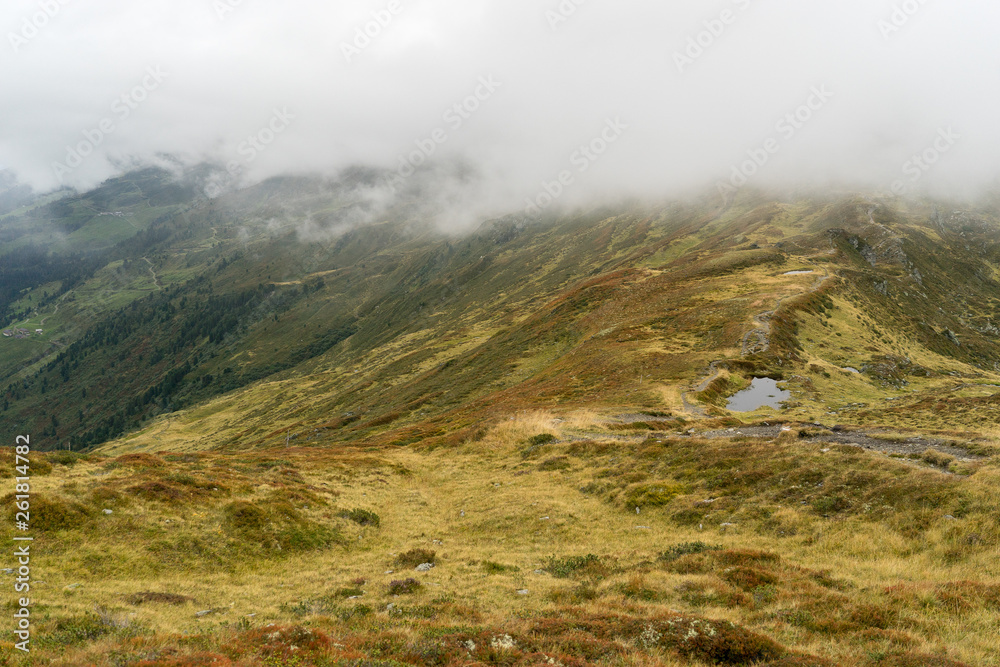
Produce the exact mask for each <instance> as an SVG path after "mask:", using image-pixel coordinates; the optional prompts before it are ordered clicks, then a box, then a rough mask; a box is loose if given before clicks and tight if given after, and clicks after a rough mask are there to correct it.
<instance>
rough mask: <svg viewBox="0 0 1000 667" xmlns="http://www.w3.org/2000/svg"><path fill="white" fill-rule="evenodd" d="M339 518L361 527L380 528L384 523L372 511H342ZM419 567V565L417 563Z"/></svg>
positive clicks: (359, 509) (358, 509)
mask: <svg viewBox="0 0 1000 667" xmlns="http://www.w3.org/2000/svg"><path fill="white" fill-rule="evenodd" d="M337 516H339V517H341V518H343V519H349V520H350V521H353V522H354V523H356V524H358V525H359V526H374V527H375V528H378V526H379V524H380V523H381V522H382V518H381V517H380V516H379V515H378V514H376V513H375V512H372V511H370V510H366V509H361V508H354V509H352V510H341V511H340V512H339V513H338V514H337ZM417 564H418V565H419V563H417Z"/></svg>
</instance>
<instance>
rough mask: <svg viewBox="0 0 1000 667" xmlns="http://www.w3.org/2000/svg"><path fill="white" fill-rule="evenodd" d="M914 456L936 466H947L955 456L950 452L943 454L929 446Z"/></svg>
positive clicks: (953, 460)
mask: <svg viewBox="0 0 1000 667" xmlns="http://www.w3.org/2000/svg"><path fill="white" fill-rule="evenodd" d="M916 458H918V459H919V460H921V461H923V462H924V463H926V464H928V465H932V466H936V467H938V468H947V467H948V466H950V465H951V464H952V463H954V462H955V457H954V456H952V455H951V454H945V453H944V452H939V451H937V450H936V449H932V448H930V447H928V448H927V449H925V450H924V451H923V452H921V453H920V454H919V455H918V456H917V457H916Z"/></svg>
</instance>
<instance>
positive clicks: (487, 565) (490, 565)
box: [483, 560, 521, 574]
mask: <svg viewBox="0 0 1000 667" xmlns="http://www.w3.org/2000/svg"><path fill="white" fill-rule="evenodd" d="M483 569H484V570H486V574H504V573H506V572H520V571H521V568H519V567H517V566H515V565H501V564H500V563H494V562H493V561H491V560H487V561H483Z"/></svg>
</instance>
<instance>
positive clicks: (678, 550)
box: [658, 542, 722, 563]
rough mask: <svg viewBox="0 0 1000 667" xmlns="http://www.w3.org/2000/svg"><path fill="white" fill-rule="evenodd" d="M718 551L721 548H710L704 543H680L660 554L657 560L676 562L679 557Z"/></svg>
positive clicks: (710, 546)
mask: <svg viewBox="0 0 1000 667" xmlns="http://www.w3.org/2000/svg"><path fill="white" fill-rule="evenodd" d="M720 550H722V547H719V546H712V545H710V544H705V543H704V542H682V543H681V544H675V545H674V546H672V547H670V548H668V549H667V550H666V551H664V552H661V553H660V555H659V557H658V559H659V560H661V561H663V562H665V563H670V562H672V561H675V560H677V559H678V558H680V557H681V556H687V555H690V554H700V553H705V552H706V551H720Z"/></svg>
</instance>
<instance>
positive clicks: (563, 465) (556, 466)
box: [538, 456, 573, 472]
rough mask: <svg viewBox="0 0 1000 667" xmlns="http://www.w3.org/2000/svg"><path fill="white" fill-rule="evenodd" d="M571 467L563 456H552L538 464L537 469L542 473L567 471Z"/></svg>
mask: <svg viewBox="0 0 1000 667" xmlns="http://www.w3.org/2000/svg"><path fill="white" fill-rule="evenodd" d="M572 467H573V466H572V464H571V463H570V462H569V459H568V458H567V457H565V456H554V457H552V458H551V459H546V460H544V461H542V462H541V463H539V464H538V469H539V470H540V471H542V472H553V471H557V470H569V469H570V468H572Z"/></svg>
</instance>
